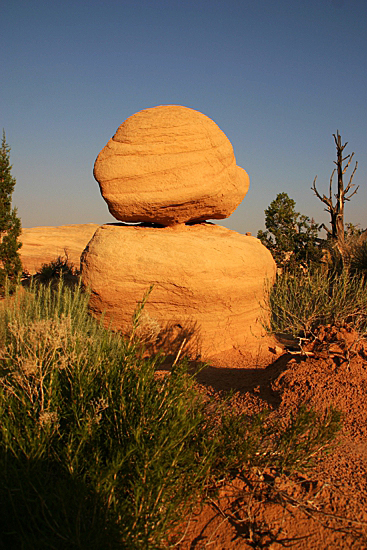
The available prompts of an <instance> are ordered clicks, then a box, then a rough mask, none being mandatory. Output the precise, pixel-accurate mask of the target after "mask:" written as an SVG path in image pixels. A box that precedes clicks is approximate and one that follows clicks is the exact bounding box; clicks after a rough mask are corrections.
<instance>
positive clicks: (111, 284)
mask: <svg viewBox="0 0 367 550" xmlns="http://www.w3.org/2000/svg"><path fill="white" fill-rule="evenodd" d="M82 266H83V280H84V283H85V284H86V285H88V286H89V287H90V288H91V289H92V296H91V301H90V307H91V309H92V311H93V312H94V313H95V314H97V315H101V314H102V313H103V312H104V313H105V315H106V317H107V319H108V320H109V321H111V322H112V325H113V326H115V327H118V328H123V329H124V330H125V331H126V332H129V330H130V329H131V328H132V327H131V323H132V321H131V320H132V316H133V313H134V309H135V308H136V304H137V302H138V301H139V300H141V299H142V297H143V295H144V293H145V292H146V290H147V289H148V288H149V286H150V285H151V284H153V285H154V287H153V289H152V292H151V294H150V296H149V299H148V301H147V303H146V305H145V308H144V317H143V325H144V324H145V325H146V326H145V327H144V326H142V327H141V330H142V331H143V332H144V331H147V332H149V330H150V328H151V327H153V326H155V327H158V328H159V330H158V332H157V334H156V336H157V337H158V339H157V344H158V343H160V344H161V345H164V347H165V351H169V350H171V351H174V350H175V349H177V347H178V346H179V345H180V344H181V343H182V341H183V339H184V338H186V340H187V347H190V349H191V350H192V351H193V352H194V354H196V353H198V354H201V355H203V356H206V357H209V356H210V355H214V354H217V353H219V352H221V351H223V350H226V349H230V348H231V347H232V346H233V345H236V346H241V347H243V346H246V347H247V349H248V350H249V351H256V349H257V348H258V347H259V345H260V341H261V336H262V335H263V328H262V325H261V322H260V320H259V316H260V315H261V313H262V312H261V309H260V306H261V304H263V302H264V281H265V280H266V279H269V280H271V279H272V278H273V275H274V261H273V258H272V256H271V254H270V252H269V251H268V250H267V249H266V248H264V247H263V245H262V244H261V243H260V241H259V240H258V239H255V238H254V237H246V236H245V235H240V234H239V233H236V232H235V231H230V230H229V229H226V228H224V227H220V226H217V225H212V224H208V223H202V224H196V225H191V226H190V225H184V224H182V225H179V226H173V227H172V226H170V227H164V228H153V227H143V226H135V227H134V226H130V227H129V226H127V225H123V224H111V225H103V226H102V227H100V228H99V229H98V230H97V231H96V233H95V235H94V236H93V238H92V240H91V241H90V243H89V245H88V247H87V249H86V250H85V252H84V256H83V258H82ZM107 281H108V282H107Z"/></svg>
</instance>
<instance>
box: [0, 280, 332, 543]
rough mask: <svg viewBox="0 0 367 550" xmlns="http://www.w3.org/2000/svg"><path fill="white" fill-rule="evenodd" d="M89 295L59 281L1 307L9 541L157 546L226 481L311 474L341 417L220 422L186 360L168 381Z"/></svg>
mask: <svg viewBox="0 0 367 550" xmlns="http://www.w3.org/2000/svg"><path fill="white" fill-rule="evenodd" d="M143 301H144V300H143ZM87 304H88V295H87V294H83V292H82V291H81V290H80V287H77V288H76V289H75V290H74V291H72V290H70V289H69V288H65V287H63V284H62V282H61V283H60V284H59V286H58V288H57V290H53V289H52V287H50V286H49V287H45V286H43V285H40V286H38V285H36V286H35V287H33V286H31V288H30V289H29V290H27V291H25V292H17V293H16V294H15V296H14V297H12V298H9V299H8V302H7V303H5V307H4V308H3V310H2V312H1V318H0V323H1V324H0V327H1V331H2V335H3V343H4V344H3V347H2V348H1V350H0V354H1V355H0V356H1V369H0V418H1V419H2V422H1V424H0V472H1V476H0V502H1V508H2V509H1V512H2V513H1V514H0V533H1V535H0V546H1V545H2V546H3V547H5V548H22V549H23V548H26V549H31V548H32V549H33V548H37V549H43V548H44V549H46V548H47V549H49V548H60V549H64V548H68V549H69V548H70V549H72V548H88V549H101V548H103V549H108V548H114V549H115V548H126V549H129V550H130V549H135V548H136V549H153V548H160V547H161V546H162V545H164V543H165V541H167V539H168V538H169V533H170V532H171V531H172V528H173V527H174V526H175V525H177V524H178V523H179V522H180V521H181V520H182V518H183V515H184V513H185V512H186V511H187V510H188V509H189V508H190V506H192V505H193V503H195V502H196V501H197V499H198V498H199V496H200V495H201V496H203V495H205V494H206V493H207V492H208V491H209V490H210V488H211V487H213V486H215V485H216V484H217V483H218V480H222V479H224V478H229V479H230V478H232V477H235V476H237V475H242V476H243V475H245V473H246V471H249V469H251V468H253V467H256V468H258V469H261V468H264V467H267V466H268V464H269V463H271V464H273V465H274V467H276V468H279V469H280V470H282V471H291V470H292V469H294V468H298V469H302V467H306V466H307V464H308V461H309V459H310V457H311V456H313V455H314V454H315V453H316V452H317V450H318V449H320V448H322V447H324V446H325V444H327V443H329V442H330V441H331V440H332V438H333V436H334V434H335V431H336V429H337V427H338V422H339V419H338V417H337V415H336V413H332V419H331V420H330V419H329V420H327V422H326V421H323V420H322V419H321V420H320V419H317V417H316V415H315V414H311V413H307V414H308V415H309V416H307V414H306V413H305V412H302V411H301V412H300V415H298V416H297V417H296V418H295V419H293V420H292V421H291V422H290V425H289V426H287V427H279V426H276V425H274V424H273V423H272V422H270V420H269V418H268V417H267V416H266V415H265V414H263V415H261V416H258V417H255V418H254V419H250V420H249V419H248V418H247V417H245V416H244V415H243V416H235V415H234V414H232V413H231V412H230V411H228V410H227V409H226V407H224V406H223V407H222V409H219V411H218V414H217V417H218V415H219V417H218V418H217V421H215V422H213V419H212V416H211V415H210V414H209V413H208V408H207V404H206V403H205V401H204V400H203V399H202V398H201V396H200V394H199V393H198V392H197V390H196V388H195V377H194V375H193V374H189V371H188V367H187V364H186V363H180V364H177V365H175V367H174V368H173V369H172V372H171V373H167V374H166V375H163V374H162V375H161V376H157V375H156V369H157V366H159V358H158V357H151V358H148V359H144V358H143V357H142V352H141V350H140V349H139V346H137V345H136V344H134V343H133V342H132V340H131V339H130V341H126V340H124V339H123V338H122V337H121V336H120V335H118V334H115V333H113V332H112V331H110V330H108V329H106V328H104V327H103V326H102V325H101V324H100V323H98V322H97V321H95V320H94V319H92V318H91V317H90V316H89V315H88V312H87ZM140 310H141V308H140ZM134 319H135V326H138V317H137V316H135V317H134ZM305 414H306V416H305ZM310 415H311V416H310ZM302 419H303V420H302ZM302 442H303V447H300V444H301V443H302ZM305 442H306V444H305ZM300 449H302V451H300Z"/></svg>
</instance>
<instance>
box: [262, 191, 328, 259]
mask: <svg viewBox="0 0 367 550" xmlns="http://www.w3.org/2000/svg"><path fill="white" fill-rule="evenodd" d="M295 206H296V203H295V201H294V200H293V199H291V198H290V197H289V196H288V194H287V193H279V194H278V195H277V196H276V198H275V200H273V201H272V202H271V204H270V206H269V207H268V208H267V209H266V210H265V227H266V231H259V232H258V234H257V238H258V239H260V240H261V242H262V243H263V245H265V246H266V247H267V248H268V249H269V250H270V252H271V253H272V255H273V257H274V260H275V261H276V264H277V266H278V267H282V268H284V267H292V266H293V267H297V266H306V265H309V264H310V263H311V262H318V261H319V260H320V258H321V249H320V247H319V244H318V242H319V239H318V238H317V235H318V230H319V226H318V225H317V224H316V223H315V222H314V221H313V220H310V218H309V217H308V216H304V215H301V214H299V212H296V211H295Z"/></svg>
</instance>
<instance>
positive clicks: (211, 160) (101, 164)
mask: <svg viewBox="0 0 367 550" xmlns="http://www.w3.org/2000/svg"><path fill="white" fill-rule="evenodd" d="M94 177H95V178H96V180H97V181H98V182H99V185H100V189H101V193H102V195H103V198H104V199H105V200H106V202H107V204H108V208H109V211H110V212H111V214H112V215H113V216H114V217H115V218H116V219H117V220H121V221H125V222H155V223H158V224H162V225H170V224H175V223H183V222H188V221H190V220H196V221H198V220H199V221H200V220H206V219H223V218H227V217H228V216H230V214H231V213H232V212H233V211H234V210H235V208H237V206H238V205H239V204H240V202H241V201H242V199H243V198H244V196H245V195H246V193H247V190H248V187H249V178H248V175H247V173H246V172H245V170H243V169H242V168H240V167H239V166H237V165H236V159H235V156H234V153H233V148H232V145H231V143H230V141H229V140H228V138H227V137H226V135H225V134H224V133H223V132H222V131H221V130H220V128H219V127H218V126H217V125H216V124H215V122H213V121H212V120H211V119H210V118H208V117H207V116H205V115H203V114H202V113H200V112H198V111H195V110H193V109H189V108H187V107H182V106H179V105H163V106H159V107H154V108H151V109H145V110H143V111H140V112H138V113H136V114H135V115H133V116H131V117H129V118H128V119H127V120H125V122H124V123H123V124H121V126H120V127H119V128H118V130H117V132H116V134H115V135H114V136H113V138H112V139H110V140H109V142H108V143H107V145H106V146H105V147H104V149H102V151H101V152H100V153H99V155H98V157H97V160H96V162H95V165H94Z"/></svg>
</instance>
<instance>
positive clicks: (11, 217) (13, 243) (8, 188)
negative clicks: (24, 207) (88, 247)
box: [0, 130, 22, 294]
mask: <svg viewBox="0 0 367 550" xmlns="http://www.w3.org/2000/svg"><path fill="white" fill-rule="evenodd" d="M11 168H12V166H11V164H10V147H9V146H8V144H7V143H6V138H5V131H4V130H3V138H2V142H1V148H0V294H4V288H5V281H6V279H7V280H8V282H9V285H10V290H11V289H12V288H13V287H14V284H15V282H16V280H17V278H18V276H19V274H20V272H21V271H22V263H21V261H20V257H19V252H18V250H19V248H20V247H21V246H22V245H21V243H20V242H19V240H18V238H19V236H20V233H21V224H20V219H19V218H18V216H17V209H16V208H12V204H11V201H12V194H13V191H14V186H15V178H13V176H12V175H11Z"/></svg>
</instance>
